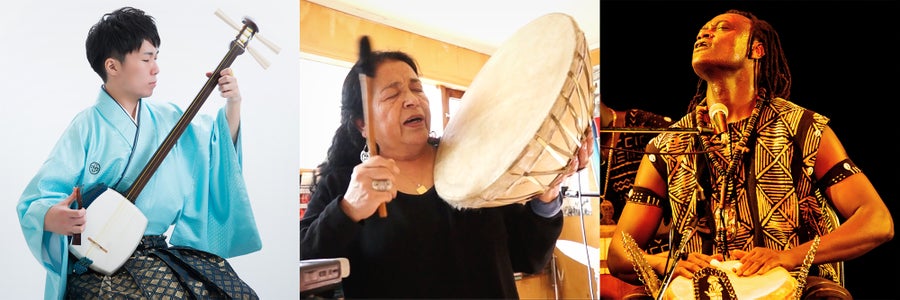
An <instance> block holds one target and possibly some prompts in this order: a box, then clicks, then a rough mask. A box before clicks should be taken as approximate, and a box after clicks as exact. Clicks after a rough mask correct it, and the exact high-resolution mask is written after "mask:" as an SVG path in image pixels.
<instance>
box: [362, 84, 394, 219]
mask: <svg viewBox="0 0 900 300" xmlns="http://www.w3.org/2000/svg"><path fill="white" fill-rule="evenodd" d="M370 86H371V85H370V84H369V76H366V74H365V73H360V74H359V88H360V90H361V91H362V105H363V118H364V119H365V120H364V122H365V123H366V136H367V138H366V145H367V146H368V147H369V155H378V145H377V144H375V126H373V125H374V124H372V120H373V119H375V118H374V117H373V115H372V89H371V88H370ZM378 216H380V217H382V218H385V217H387V206H386V205H385V204H384V202H381V204H379V205H378Z"/></svg>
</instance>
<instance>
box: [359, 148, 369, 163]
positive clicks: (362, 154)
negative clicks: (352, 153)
mask: <svg viewBox="0 0 900 300" xmlns="http://www.w3.org/2000/svg"><path fill="white" fill-rule="evenodd" d="M367 160H369V144H366V145H365V146H363V149H362V151H360V152H359V161H361V162H366V161H367Z"/></svg>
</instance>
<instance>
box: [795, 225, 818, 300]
mask: <svg viewBox="0 0 900 300" xmlns="http://www.w3.org/2000/svg"><path fill="white" fill-rule="evenodd" d="M819 240H820V239H819V236H818V235H817V236H816V238H815V239H813V243H812V246H809V251H807V252H806V257H804V258H803V265H801V266H800V275H799V276H797V282H798V284H797V291H796V292H795V293H794V297H795V298H796V299H800V296H802V295H803V289H804V288H805V286H806V276H807V275H809V268H810V267H811V266H812V262H813V258H814V257H815V256H816V250H817V249H818V248H819Z"/></svg>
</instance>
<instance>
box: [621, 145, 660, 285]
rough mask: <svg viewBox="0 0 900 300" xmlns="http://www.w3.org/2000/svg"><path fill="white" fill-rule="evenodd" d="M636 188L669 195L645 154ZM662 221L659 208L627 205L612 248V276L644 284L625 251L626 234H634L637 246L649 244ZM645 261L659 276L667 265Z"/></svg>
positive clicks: (650, 258)
mask: <svg viewBox="0 0 900 300" xmlns="http://www.w3.org/2000/svg"><path fill="white" fill-rule="evenodd" d="M634 186H635V187H638V186H640V187H644V188H648V189H650V190H652V191H653V192H655V193H656V194H657V195H665V194H666V185H665V181H663V178H662V177H660V175H659V173H657V172H656V169H655V168H654V167H653V165H652V164H651V163H650V161H649V160H648V159H647V156H646V155H644V158H643V159H642V160H641V165H640V167H639V168H638V172H637V175H636V176H635V181H634ZM661 220H662V208H660V207H656V206H651V205H642V204H636V203H631V202H628V203H626V204H625V208H624V209H623V210H622V215H621V216H620V217H619V221H618V223H617V225H616V230H615V231H614V232H613V236H612V241H610V245H609V255H608V258H607V263H608V265H609V271H610V273H612V274H613V276H616V277H618V278H619V279H622V280H624V281H626V282H629V283H631V284H641V282H640V281H638V279H637V276H636V274H635V271H634V266H633V264H632V262H631V261H630V260H629V259H628V256H627V254H626V252H625V247H624V242H623V240H622V238H623V234H624V233H627V234H629V235H631V237H632V238H634V240H635V242H636V243H637V244H638V246H643V245H646V244H647V242H648V241H650V239H651V238H653V236H654V235H655V234H656V229H657V228H659V224H660V222H661ZM645 258H646V259H647V262H648V263H649V264H650V265H651V266H653V269H654V270H656V272H657V273H661V272H662V270H663V268H664V264H665V258H664V257H659V256H652V255H645Z"/></svg>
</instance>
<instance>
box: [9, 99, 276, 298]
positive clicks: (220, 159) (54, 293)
mask: <svg viewBox="0 0 900 300" xmlns="http://www.w3.org/2000/svg"><path fill="white" fill-rule="evenodd" d="M182 114H183V111H182V109H181V108H179V107H178V106H176V105H174V104H161V103H154V102H150V101H146V100H143V99H142V100H140V101H139V105H138V117H137V121H138V124H135V121H134V120H132V119H131V117H130V116H129V115H128V114H127V113H126V112H125V110H124V109H123V108H122V107H121V106H119V104H118V103H116V101H115V100H113V98H112V97H110V96H109V94H107V92H106V91H105V90H104V89H101V90H100V93H99V95H98V97H97V103H96V104H94V105H93V106H91V107H89V108H88V109H85V110H84V111H82V112H80V113H79V114H78V115H76V116H75V118H74V119H73V120H72V122H71V124H70V125H69V127H68V128H66V130H65V131H64V132H63V134H62V137H60V139H59V140H58V141H57V144H56V145H55V146H54V148H53V150H52V152H51V153H50V155H49V157H48V158H47V160H46V161H45V162H44V164H43V166H42V167H41V169H40V170H39V171H38V173H37V175H35V177H34V178H33V179H32V180H31V182H30V183H29V184H28V186H27V187H26V188H25V191H24V192H23V193H22V196H21V198H20V199H19V203H18V205H17V206H16V210H17V212H18V216H19V222H20V223H21V226H22V232H23V233H24V235H25V240H26V242H27V243H28V247H29V248H30V250H31V252H32V254H33V255H34V256H35V258H37V260H38V261H39V262H40V263H41V264H42V265H43V266H44V268H45V269H46V270H47V280H46V289H45V292H44V297H45V299H62V298H63V296H64V294H65V291H66V279H67V271H68V270H69V269H70V266H71V264H72V263H73V262H72V261H70V260H69V255H68V252H69V249H68V239H67V236H65V235H60V234H56V233H52V232H49V231H44V216H45V215H46V213H47V210H48V209H49V208H50V207H51V206H53V205H54V204H56V203H59V202H60V201H62V200H63V199H65V198H66V197H68V195H69V194H71V193H72V189H73V187H75V186H77V185H83V187H84V189H85V190H87V189H90V188H91V187H93V186H96V185H98V184H106V185H107V186H109V187H111V188H113V189H115V190H117V191H119V192H120V193H122V194H123V195H124V193H125V191H127V190H128V188H129V187H130V186H131V185H132V183H133V182H134V180H135V178H137V176H138V175H139V174H140V173H141V171H142V170H143V168H144V166H145V165H146V164H147V162H148V161H149V160H150V158H151V157H152V156H153V153H154V152H155V151H156V149H157V148H158V147H159V145H160V144H161V143H162V141H163V140H164V139H165V138H166V136H167V135H168V134H169V132H170V131H171V130H172V128H173V127H174V126H175V123H177V121H178V120H179V118H181V116H182ZM240 145H241V143H240V138H238V139H237V141H235V142H234V143H232V139H231V135H230V132H229V127H228V122H227V120H226V118H225V109H224V108H221V109H219V111H218V114H217V116H216V117H215V118H213V117H212V116H205V115H199V114H198V115H197V116H195V118H194V119H193V120H192V122H191V124H190V125H189V126H188V127H187V129H186V130H185V131H184V133H183V134H182V135H181V137H180V138H179V140H178V141H177V143H176V144H175V146H174V147H173V148H172V149H171V151H170V152H169V154H168V155H167V156H166V158H165V159H164V160H163V162H162V164H161V165H160V166H159V168H158V169H157V170H156V172H154V173H153V174H152V176H151V178H150V180H149V182H147V185H146V186H145V187H144V189H143V190H142V191H141V193H140V195H139V196H138V197H137V199H136V200H135V204H136V206H137V207H138V208H139V209H140V210H141V212H143V213H144V215H145V216H146V217H147V219H148V224H147V229H146V232H145V233H144V234H145V235H161V234H164V233H166V231H167V230H168V229H169V226H172V225H174V226H175V227H174V229H173V232H172V234H171V238H170V240H169V242H170V243H171V244H172V245H179V246H188V247H193V248H196V249H199V250H203V251H207V252H211V253H213V254H216V255H219V256H221V257H223V258H229V257H234V256H239V255H243V254H247V253H251V252H255V251H258V250H259V249H261V247H262V243H261V240H260V237H259V232H258V230H257V228H256V222H255V220H254V217H253V212H252V210H251V206H250V201H249V197H248V194H247V188H246V185H245V183H244V179H243V175H242V171H241V146H240Z"/></svg>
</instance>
